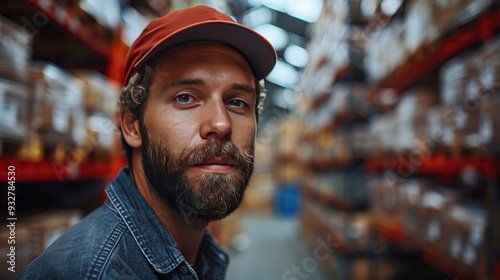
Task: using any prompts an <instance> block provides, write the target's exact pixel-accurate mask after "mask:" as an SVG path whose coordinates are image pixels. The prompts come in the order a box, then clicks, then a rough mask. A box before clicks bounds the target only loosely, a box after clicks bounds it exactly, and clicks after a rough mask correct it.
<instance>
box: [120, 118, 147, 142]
mask: <svg viewBox="0 0 500 280" xmlns="http://www.w3.org/2000/svg"><path fill="white" fill-rule="evenodd" d="M120 126H121V130H122V134H123V137H124V138H125V141H126V142H127V144H129V145H130V146H131V147H132V148H139V147H141V146H142V139H141V133H140V129H139V120H137V119H136V118H135V117H133V116H132V115H130V114H122V115H121V117H120Z"/></svg>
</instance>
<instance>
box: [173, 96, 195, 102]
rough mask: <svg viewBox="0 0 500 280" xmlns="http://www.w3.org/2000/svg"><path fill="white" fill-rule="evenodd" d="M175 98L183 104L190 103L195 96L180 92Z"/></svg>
mask: <svg viewBox="0 0 500 280" xmlns="http://www.w3.org/2000/svg"><path fill="white" fill-rule="evenodd" d="M175 100H176V101H177V102H179V103H182V104H188V103H191V102H193V101H194V98H193V97H192V96H191V95H189V94H179V95H177V96H176V97H175Z"/></svg>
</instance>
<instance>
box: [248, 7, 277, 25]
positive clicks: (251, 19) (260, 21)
mask: <svg viewBox="0 0 500 280" xmlns="http://www.w3.org/2000/svg"><path fill="white" fill-rule="evenodd" d="M272 20H273V12H272V11H271V10H269V9H268V8H265V7H261V8H257V9H253V10H251V11H249V12H247V13H246V14H245V15H244V16H243V18H242V23H243V24H244V25H246V26H248V27H250V28H254V27H256V26H259V25H264V24H267V23H271V21H272Z"/></svg>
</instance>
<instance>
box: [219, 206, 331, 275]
mask: <svg viewBox="0 0 500 280" xmlns="http://www.w3.org/2000/svg"><path fill="white" fill-rule="evenodd" d="M241 219H242V220H241V223H242V229H241V232H242V234H243V236H244V237H243V238H242V237H241V236H240V238H239V239H240V240H239V243H238V245H239V246H241V247H242V250H240V251H238V250H236V249H234V248H233V249H231V250H230V251H229V254H230V256H231V264H230V266H229V271H228V277H227V279H228V280H255V279H260V280H279V279H308V280H326V279H332V278H331V277H330V278H327V277H325V275H323V272H322V271H321V269H319V267H318V266H316V267H314V264H315V262H314V261H312V260H313V255H314V254H313V251H312V250H310V249H309V248H307V247H306V246H305V244H304V242H303V240H301V238H300V235H299V223H298V220H297V219H296V218H280V217H277V216H275V215H272V214H255V213H244V214H242V215H241ZM236 240H238V238H236ZM316 264H317V262H316ZM303 265H305V266H306V267H303ZM294 267H295V272H294ZM297 269H298V270H297ZM297 271H298V272H297ZM294 273H302V275H299V274H294ZM300 276H302V277H300Z"/></svg>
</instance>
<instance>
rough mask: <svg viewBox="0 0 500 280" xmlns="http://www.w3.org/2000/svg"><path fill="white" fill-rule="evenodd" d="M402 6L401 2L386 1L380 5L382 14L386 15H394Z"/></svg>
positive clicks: (399, 0)
mask: <svg viewBox="0 0 500 280" xmlns="http://www.w3.org/2000/svg"><path fill="white" fill-rule="evenodd" d="M400 6H401V0H384V1H382V3H381V4H380V8H381V9H382V12H383V13H384V14H386V15H389V16H392V15H394V14H395V13H396V12H397V11H398V9H399V7H400Z"/></svg>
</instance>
